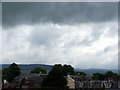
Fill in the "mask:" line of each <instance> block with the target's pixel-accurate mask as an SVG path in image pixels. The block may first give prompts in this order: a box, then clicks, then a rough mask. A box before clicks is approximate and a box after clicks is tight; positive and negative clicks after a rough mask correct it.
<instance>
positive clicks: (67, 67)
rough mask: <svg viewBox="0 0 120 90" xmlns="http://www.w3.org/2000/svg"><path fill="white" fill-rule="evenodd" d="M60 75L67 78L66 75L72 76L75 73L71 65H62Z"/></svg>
mask: <svg viewBox="0 0 120 90" xmlns="http://www.w3.org/2000/svg"><path fill="white" fill-rule="evenodd" d="M62 73H63V75H64V76H67V75H68V74H70V75H74V74H75V71H74V68H73V67H72V66H71V65H63V67H62Z"/></svg>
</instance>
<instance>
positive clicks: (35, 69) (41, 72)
mask: <svg viewBox="0 0 120 90" xmlns="http://www.w3.org/2000/svg"><path fill="white" fill-rule="evenodd" d="M31 73H37V74H39V73H40V74H46V73H47V71H46V70H45V69H42V68H39V67H36V68H34V69H33V70H31Z"/></svg>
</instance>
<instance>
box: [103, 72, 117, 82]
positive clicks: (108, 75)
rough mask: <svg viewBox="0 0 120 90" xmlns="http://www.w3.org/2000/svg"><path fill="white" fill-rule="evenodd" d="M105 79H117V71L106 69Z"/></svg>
mask: <svg viewBox="0 0 120 90" xmlns="http://www.w3.org/2000/svg"><path fill="white" fill-rule="evenodd" d="M105 79H106V80H108V79H110V80H114V81H118V80H119V75H118V74H117V73H113V72H112V71H108V72H106V73H105Z"/></svg>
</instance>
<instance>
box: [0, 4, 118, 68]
mask: <svg viewBox="0 0 120 90" xmlns="http://www.w3.org/2000/svg"><path fill="white" fill-rule="evenodd" d="M117 16H118V13H117V3H3V32H2V34H3V46H4V47H3V63H12V62H16V63H22V64H23V63H27V64H30V63H43V64H56V63H61V64H71V65H73V66H74V67H76V68H103V69H110V68H112V69H117V67H118V24H117Z"/></svg>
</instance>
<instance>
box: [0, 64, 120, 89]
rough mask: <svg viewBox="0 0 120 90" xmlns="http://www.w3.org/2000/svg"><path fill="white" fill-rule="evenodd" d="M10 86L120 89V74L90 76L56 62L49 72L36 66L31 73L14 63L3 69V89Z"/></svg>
mask: <svg viewBox="0 0 120 90" xmlns="http://www.w3.org/2000/svg"><path fill="white" fill-rule="evenodd" d="M10 88H15V89H19V88H20V89H22V88H23V89H25V88H26V89H31V88H32V89H33V88H52V89H56V88H62V89H61V90H63V89H77V90H87V89H88V90H91V89H92V90H107V89H120V75H118V74H117V73H113V72H112V71H108V72H106V73H105V74H104V75H103V74H100V73H97V72H96V73H94V74H93V75H92V76H89V75H86V74H85V73H84V72H76V71H74V68H73V67H72V66H71V65H63V66H62V65H61V64H55V65H54V66H53V68H52V69H51V71H49V72H47V71H46V70H45V69H42V68H39V67H36V68H35V69H33V70H31V72H30V73H21V71H20V68H19V67H18V65H17V64H15V63H13V64H11V65H10V66H9V67H8V68H4V69H3V70H2V89H3V90H4V89H10Z"/></svg>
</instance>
